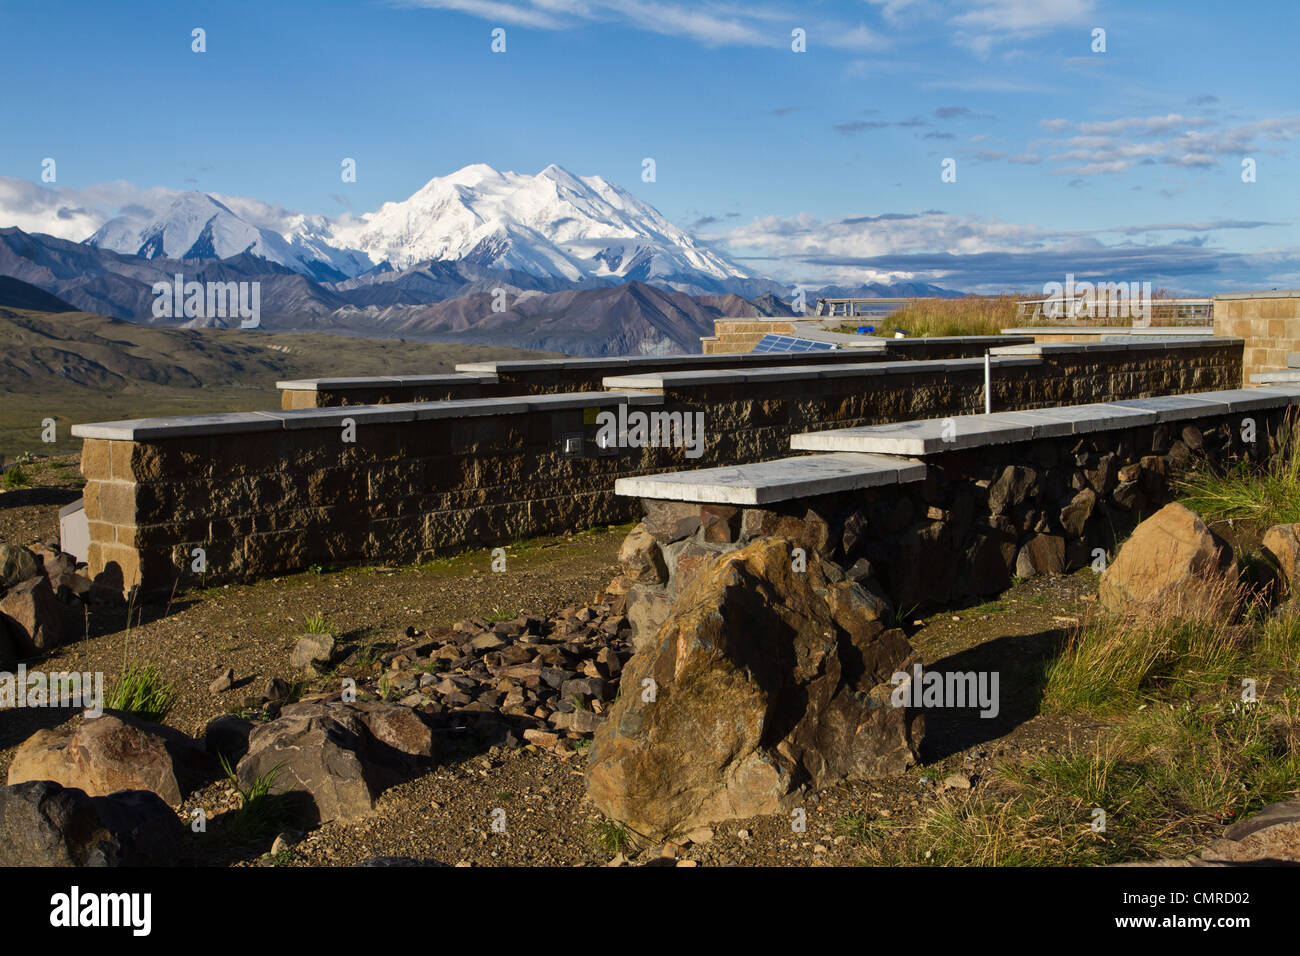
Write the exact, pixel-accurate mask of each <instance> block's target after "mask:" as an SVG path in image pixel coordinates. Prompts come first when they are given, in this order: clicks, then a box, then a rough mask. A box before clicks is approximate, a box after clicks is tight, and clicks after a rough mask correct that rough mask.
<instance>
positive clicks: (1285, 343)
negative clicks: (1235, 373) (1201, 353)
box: [1214, 289, 1300, 383]
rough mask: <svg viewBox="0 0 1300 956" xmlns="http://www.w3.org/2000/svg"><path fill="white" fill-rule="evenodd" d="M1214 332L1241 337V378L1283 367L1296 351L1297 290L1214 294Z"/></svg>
mask: <svg viewBox="0 0 1300 956" xmlns="http://www.w3.org/2000/svg"><path fill="white" fill-rule="evenodd" d="M1214 334H1215V335H1224V336H1233V337H1235V338H1240V339H1243V340H1245V352H1244V355H1243V368H1242V372H1243V374H1244V376H1245V378H1244V381H1245V382H1246V383H1249V382H1250V377H1251V376H1252V375H1255V374H1256V373H1258V372H1269V371H1273V370H1274V369H1281V368H1286V367H1287V354H1288V353H1290V352H1300V290H1297V289H1290V290H1286V291H1281V292H1240V293H1228V294H1225V295H1216V296H1215V297H1214Z"/></svg>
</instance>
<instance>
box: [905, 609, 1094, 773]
mask: <svg viewBox="0 0 1300 956" xmlns="http://www.w3.org/2000/svg"><path fill="white" fill-rule="evenodd" d="M1067 636H1068V632H1067V631H1066V630H1065V628H1053V629H1051V630H1047V631H1039V632H1038V633H1036V634H1024V635H1019V636H1014V637H999V638H995V639H994V640H991V641H986V642H985V643H983V644H980V645H979V646H977V647H972V648H969V649H968V650H964V651H961V652H960V653H957V654H953V655H951V656H949V657H945V658H943V659H942V660H938V661H935V662H934V663H933V664H931V665H929V666H928V667H926V669H925V670H926V672H927V673H930V672H936V673H939V674H942V675H945V677H946V676H947V675H950V674H957V673H964V674H969V673H974V674H975V675H976V676H977V677H985V678H986V679H987V678H988V676H989V675H992V674H997V678H998V687H997V690H998V693H997V697H996V698H995V699H996V709H997V713H996V715H994V716H988V717H983V716H981V715H980V711H981V708H980V706H979V705H978V704H976V705H974V706H968V707H926V708H924V713H925V739H924V741H923V742H922V744H921V761H922V763H933V762H934V761H937V760H942V759H943V758H944V757H948V756H950V755H952V754H955V753H960V752H962V751H963V750H967V749H969V748H971V747H974V746H976V745H978V744H982V743H986V742H987V741H990V740H995V739H997V738H999V737H1002V736H1005V735H1006V734H1008V733H1010V732H1011V731H1012V730H1014V729H1015V728H1016V727H1018V726H1019V725H1020V724H1023V723H1024V722H1025V721H1027V720H1029V719H1030V718H1032V717H1033V716H1034V715H1036V714H1037V713H1038V702H1039V700H1040V699H1041V698H1042V691H1043V680H1044V675H1045V674H1046V671H1047V666H1048V665H1049V664H1050V663H1051V662H1052V661H1053V660H1055V659H1056V657H1057V655H1058V654H1060V652H1061V650H1062V649H1063V648H1064V646H1065V642H1066V639H1067ZM987 686H989V687H990V688H991V683H989V684H988V685H987Z"/></svg>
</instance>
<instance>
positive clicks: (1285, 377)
mask: <svg viewBox="0 0 1300 956" xmlns="http://www.w3.org/2000/svg"><path fill="white" fill-rule="evenodd" d="M1293 354H1294V353H1293ZM1290 361H1291V356H1290V355H1288V356H1287V362H1288V363H1289V362H1290ZM1250 380H1251V381H1252V382H1256V383H1258V384H1260V385H1278V384H1285V383H1288V382H1300V368H1291V367H1287V368H1279V369H1274V370H1273V371H1271V372H1256V373H1255V374H1254V375H1252V376H1251V377H1250Z"/></svg>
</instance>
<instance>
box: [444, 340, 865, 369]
mask: <svg viewBox="0 0 1300 956" xmlns="http://www.w3.org/2000/svg"><path fill="white" fill-rule="evenodd" d="M856 348H861V349H865V350H866V351H868V352H881V353H883V352H885V351H887V348H888V346H887V344H886V342H885V340H884V339H879V340H875V341H871V342H867V343H864V344H863V345H861V346H857V347H856ZM856 348H855V352H856ZM844 351H846V350H844V349H826V350H822V351H819V352H789V353H773V352H718V353H715V354H712V355H697V354H691V355H613V356H608V357H606V358H567V359H537V360H535V361H526V360H522V359H511V360H507V361H500V362H461V363H459V364H458V365H457V366H456V371H458V372H462V373H473V374H490V375H498V376H499V375H503V374H514V373H518V372H550V371H560V372H564V371H587V370H590V369H600V368H608V369H610V370H611V371H612V372H619V371H623V370H626V371H628V372H635V371H638V370H644V369H664V368H681V369H702V368H729V367H743V366H763V365H771V364H772V362H773V361H782V362H788V363H790V364H796V363H808V364H810V365H815V364H818V363H822V362H827V361H829V360H830V357H829V356H828V354H827V353H828V352H830V353H835V352H840V353H842V352H844ZM839 358H840V359H841V360H842V359H843V355H840V356H839Z"/></svg>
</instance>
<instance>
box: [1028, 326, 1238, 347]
mask: <svg viewBox="0 0 1300 956" xmlns="http://www.w3.org/2000/svg"><path fill="white" fill-rule="evenodd" d="M1002 331H1003V332H1004V333H1007V334H1009V335H1012V334H1023V335H1101V336H1107V335H1133V336H1147V335H1156V336H1165V337H1168V338H1197V337H1201V336H1204V337H1212V336H1213V335H1214V327H1213V326H1210V325H1151V326H1146V327H1144V328H1129V327H1128V326H1123V325H1097V326H1086V325H1084V326H1075V325H1035V326H1029V327H1026V328H1020V329H1003V330H1002ZM1058 344H1060V343H1058ZM1065 344H1067V345H1068V344H1069V343H1068V342H1067V343H1065Z"/></svg>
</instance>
